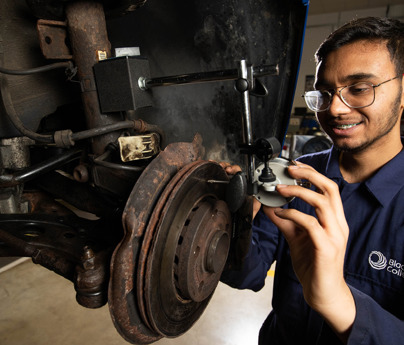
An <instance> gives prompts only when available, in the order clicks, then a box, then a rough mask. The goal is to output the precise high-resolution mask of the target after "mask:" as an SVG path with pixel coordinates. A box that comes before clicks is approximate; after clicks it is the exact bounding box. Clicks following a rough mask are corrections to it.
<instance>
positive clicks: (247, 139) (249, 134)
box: [239, 60, 255, 181]
mask: <svg viewBox="0 0 404 345" xmlns="http://www.w3.org/2000/svg"><path fill="white" fill-rule="evenodd" d="M239 66H240V69H239V78H241V79H244V80H247V81H248V79H249V78H248V66H247V62H246V60H241V61H240V65H239ZM242 96H243V139H244V143H245V144H247V145H252V144H253V131H252V120H251V110H250V92H249V90H248V89H247V90H245V91H243V92H242ZM254 165H255V164H254V155H252V154H249V155H248V156H247V179H248V181H252V178H253V176H254Z"/></svg>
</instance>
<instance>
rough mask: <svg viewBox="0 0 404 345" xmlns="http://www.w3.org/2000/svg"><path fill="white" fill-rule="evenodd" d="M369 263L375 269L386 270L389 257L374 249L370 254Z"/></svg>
mask: <svg viewBox="0 0 404 345" xmlns="http://www.w3.org/2000/svg"><path fill="white" fill-rule="evenodd" d="M369 264H370V266H371V267H372V268H374V269H375V270H384V269H385V268H386V267H387V259H386V257H385V256H384V255H383V254H382V253H380V252H377V251H375V250H374V251H373V252H371V253H370V254H369Z"/></svg>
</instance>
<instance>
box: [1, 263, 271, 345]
mask: <svg viewBox="0 0 404 345" xmlns="http://www.w3.org/2000/svg"><path fill="white" fill-rule="evenodd" d="M272 284H273V278H272V277H271V276H268V278H267V284H266V286H265V287H264V289H262V290H261V291H260V292H258V293H254V292H252V291H239V290H235V289H232V288H230V287H228V286H226V285H224V284H222V283H219V286H218V288H217V289H216V291H215V294H214V296H213V298H212V301H211V302H210V304H209V305H208V307H207V309H206V310H205V312H204V314H203V315H202V316H201V318H200V319H199V320H198V321H197V323H196V324H195V325H194V326H193V327H192V328H191V329H190V330H189V331H188V332H187V333H185V334H184V335H182V336H180V337H178V338H174V339H167V338H165V339H162V340H160V341H158V342H156V343H155V344H156V345H256V344H257V337H258V330H259V328H260V326H261V324H262V322H263V321H264V319H265V317H266V316H267V314H268V312H269V311H270V309H271V306H270V305H271V298H272ZM0 344H1V345H45V344H46V345H48V344H52V345H79V344H80V345H81V344H91V345H104V344H105V345H125V344H128V343H127V342H126V341H125V340H124V339H123V338H121V337H120V336H119V335H118V333H117V331H116V330H115V328H114V326H113V324H112V321H111V318H110V315H109V311H108V307H107V306H104V307H102V308H100V309H96V310H91V309H86V308H83V307H81V306H79V305H78V304H77V303H76V301H75V292H74V288H73V286H72V284H71V283H70V282H69V281H67V280H65V279H64V278H61V277H59V276H57V275H56V274H55V273H53V272H50V271H48V270H47V269H45V268H43V267H41V266H38V265H35V264H33V263H32V262H31V260H28V261H24V262H22V263H20V264H18V265H16V266H14V267H12V268H10V269H7V270H5V271H3V270H1V271H0Z"/></svg>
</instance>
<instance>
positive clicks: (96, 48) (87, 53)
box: [66, 1, 121, 155]
mask: <svg viewBox="0 0 404 345" xmlns="http://www.w3.org/2000/svg"><path fill="white" fill-rule="evenodd" d="M66 18H67V28H68V32H69V39H70V44H71V46H72V52H73V60H74V62H75V64H76V66H77V77H78V79H79V81H80V83H81V91H82V92H81V97H82V101H83V106H84V112H85V116H86V121H87V127H88V128H97V127H102V126H105V125H109V124H112V123H114V122H117V121H118V120H121V119H120V118H119V115H118V116H111V115H105V114H102V113H101V110H100V106H99V102H98V95H97V89H96V85H95V80H94V72H93V66H94V65H95V64H96V63H97V62H99V61H100V59H104V58H107V57H111V44H110V42H109V40H108V34H107V28H106V22H105V15H104V10H103V7H102V4H100V3H97V2H90V1H83V2H72V3H69V4H68V5H67V6H66ZM118 136H119V132H118V134H117V133H116V132H115V133H108V134H104V135H102V136H98V137H96V138H94V139H93V140H92V149H93V153H94V154H96V155H100V154H102V153H103V152H104V149H105V147H106V146H107V145H108V144H109V143H111V142H114V141H115V140H116V139H117V137H118Z"/></svg>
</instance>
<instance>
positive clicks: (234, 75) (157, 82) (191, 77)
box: [139, 65, 279, 90]
mask: <svg viewBox="0 0 404 345" xmlns="http://www.w3.org/2000/svg"><path fill="white" fill-rule="evenodd" d="M278 74H279V68H278V65H262V66H257V67H253V77H262V76H266V75H278ZM238 78H239V70H238V69H228V70H221V71H211V72H200V73H191V74H180V75H173V76H167V77H158V78H150V79H148V78H142V77H141V78H139V87H140V88H141V89H142V90H147V89H149V88H152V87H157V86H171V85H182V84H196V83H204V82H213V81H224V80H236V79H238Z"/></svg>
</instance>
